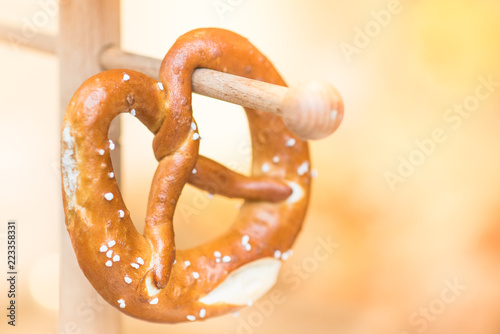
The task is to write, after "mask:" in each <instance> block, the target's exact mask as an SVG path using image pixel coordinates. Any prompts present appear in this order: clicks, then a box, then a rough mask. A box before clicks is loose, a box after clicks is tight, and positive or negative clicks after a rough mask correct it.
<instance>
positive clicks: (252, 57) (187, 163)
mask: <svg viewBox="0 0 500 334" xmlns="http://www.w3.org/2000/svg"><path fill="white" fill-rule="evenodd" d="M199 67H204V68H211V69H214V70H218V71H223V72H228V73H232V74H236V75H239V76H244V77H247V78H252V79H257V80H261V81H266V82H269V83H273V84H277V85H283V86H284V85H285V83H284V81H283V80H282V79H281V77H280V75H279V74H278V72H277V71H276V70H275V68H274V67H273V66H272V64H271V63H270V62H269V61H268V60H267V59H266V58H265V57H264V56H263V55H262V54H261V53H260V52H259V51H258V50H257V49H256V48H255V47H254V46H253V45H251V44H250V43H249V42H248V41H247V40H246V39H244V38H242V37H241V36H239V35H237V34H235V33H232V32H229V31H225V30H220V29H199V30H194V31H191V32H189V33H187V34H185V35H183V36H182V37H180V38H179V39H178V40H177V41H176V43H175V44H174V45H173V47H172V48H171V49H170V51H169V52H168V53H167V55H166V56H165V58H164V60H163V62H162V66H161V69H160V81H159V82H157V81H155V80H153V79H152V78H150V77H148V76H146V75H144V74H142V73H139V72H135V71H132V70H110V71H106V72H102V73H100V74H97V75H95V76H93V77H91V78H90V79H88V80H87V81H85V82H84V83H83V84H82V86H81V87H80V88H79V89H78V90H77V92H76V93H75V94H74V96H73V98H72V99H71V101H70V103H69V106H68V108H67V110H66V113H65V116H64V121H63V124H62V152H61V165H62V168H61V170H62V180H63V185H62V190H63V202H64V211H65V217H66V226H67V230H68V232H69V235H70V237H71V241H72V244H73V248H74V250H75V253H76V257H77V259H78V263H79V265H80V267H81V269H82V271H83V273H84V274H85V276H86V277H87V278H88V280H89V281H90V283H91V284H92V285H93V287H94V288H95V289H96V290H97V292H98V293H99V294H100V295H101V296H102V297H104V299H105V300H106V301H108V302H109V303H110V304H111V305H113V306H115V307H117V308H118V309H119V310H121V311H122V312H124V313H126V314H128V315H131V316H134V317H137V318H141V319H144V320H149V321H155V322H170V323H173V322H181V321H193V320H198V319H206V318H209V317H212V316H216V315H221V314H224V313H227V312H232V311H235V310H237V309H238V308H241V307H242V306H245V305H247V304H251V303H252V302H253V301H255V300H256V299H258V298H260V297H261V296H262V295H264V294H265V293H266V292H267V291H268V290H269V289H270V288H271V287H272V286H273V285H274V283H275V282H276V279H277V276H278V272H279V270H280V267H281V261H282V260H285V259H286V258H287V257H288V256H289V255H290V249H291V247H292V244H293V243H294V240H295V238H296V237H297V234H298V233H299V231H300V229H301V225H302V222H303V219H304V216H305V213H306V208H307V205H308V200H309V188H310V172H309V171H310V162H309V150H308V144H307V142H305V141H303V140H301V139H299V138H298V137H296V136H294V135H293V134H292V133H291V132H289V131H288V130H287V129H286V128H285V126H284V125H283V122H282V120H281V118H280V117H279V116H275V115H272V114H268V113H264V112H261V111H258V110H250V109H246V110H245V111H246V114H247V117H248V122H249V126H250V133H251V139H252V148H253V162H252V171H251V176H250V177H247V176H243V175H240V174H238V173H235V172H233V171H231V170H229V169H227V168H225V167H224V166H222V165H220V164H218V163H216V162H214V161H212V160H210V159H208V158H206V157H202V156H198V146H199V142H200V137H199V133H198V127H197V124H196V122H195V120H194V119H193V117H192V108H191V93H192V90H191V75H192V73H193V71H194V70H195V69H196V68H199ZM120 113H129V114H131V115H133V116H135V117H137V118H138V119H139V120H140V121H141V122H142V123H143V124H144V125H145V126H146V127H147V128H148V129H149V130H150V131H151V132H153V133H154V134H155V137H154V141H153V149H154V154H155V156H156V158H157V160H158V161H159V164H158V168H157V170H156V173H155V175H154V178H153V182H152V186H151V190H150V195H149V202H148V207H147V215H146V225H145V231H144V235H142V234H140V233H138V231H137V230H136V228H135V226H134V224H133V222H132V221H131V218H130V215H129V211H128V210H127V208H126V206H125V203H124V202H123V199H122V196H121V194H120V190H119V188H118V184H117V182H116V179H115V177H114V173H113V167H112V165H111V158H110V151H111V150H113V149H114V146H115V144H114V143H113V142H112V141H111V140H109V139H108V137H107V135H108V129H109V126H110V123H111V121H112V120H113V118H115V117H116V116H117V115H118V114H120ZM221 122H223V120H221ZM186 182H187V183H190V184H192V185H194V186H196V187H199V188H201V189H204V190H207V191H210V192H211V193H214V194H220V195H223V196H230V197H240V198H244V199H245V202H244V204H243V205H242V207H241V210H240V213H239V215H238V217H237V219H236V221H235V222H234V223H233V225H232V227H231V228H230V229H229V230H228V231H227V232H225V233H224V234H223V235H222V236H220V237H218V238H217V239H215V240H213V241H210V242H208V243H205V244H203V245H200V246H197V247H194V248H191V249H187V250H179V251H176V249H175V244H174V230H173V225H172V218H173V214H174V210H175V207H176V204H177V201H178V199H179V196H180V193H181V191H182V188H183V187H184V185H185V184H186Z"/></svg>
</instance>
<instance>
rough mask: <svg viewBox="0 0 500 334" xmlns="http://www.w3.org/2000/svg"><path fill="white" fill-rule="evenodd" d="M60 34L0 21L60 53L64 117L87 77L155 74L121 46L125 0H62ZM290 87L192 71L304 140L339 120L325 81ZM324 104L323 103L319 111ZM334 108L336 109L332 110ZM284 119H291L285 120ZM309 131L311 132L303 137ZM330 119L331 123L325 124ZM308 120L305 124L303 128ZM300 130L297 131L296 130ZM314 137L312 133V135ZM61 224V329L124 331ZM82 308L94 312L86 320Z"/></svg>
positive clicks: (5, 30)
mask: <svg viewBox="0 0 500 334" xmlns="http://www.w3.org/2000/svg"><path fill="white" fill-rule="evenodd" d="M57 2H58V3H59V36H58V37H53V36H49V35H45V34H41V33H37V34H36V35H35V36H31V38H28V39H17V40H16V39H15V37H13V36H22V31H21V29H19V28H15V27H2V26H1V25H0V39H4V40H7V41H10V42H14V43H16V44H17V45H22V46H26V47H30V48H34V49H37V50H39V51H43V52H48V53H52V54H55V55H57V56H58V58H59V64H60V71H59V73H60V74H59V85H60V110H61V119H62V115H63V112H64V110H65V109H66V106H67V105H68V103H69V101H70V99H71V97H72V96H73V93H74V92H75V91H76V90H77V88H78V87H79V86H80V85H81V84H82V83H83V82H84V81H85V80H86V79H87V78H89V77H91V76H92V75H94V74H97V73H98V72H101V71H103V70H107V69H116V68H127V69H133V70H137V71H140V72H143V73H145V74H147V75H149V76H150V77H152V78H155V79H158V72H159V68H160V64H161V60H158V59H153V58H148V57H144V56H139V55H135V54H131V53H127V52H123V51H122V50H121V49H120V0H58V1H57ZM311 84H312V85H309V86H307V85H305V86H304V87H300V89H297V88H295V89H290V90H289V89H288V88H286V87H282V86H275V85H271V84H268V83H264V82H260V81H255V80H249V79H246V78H241V77H237V76H234V75H230V74H227V73H222V72H216V71H212V70H209V69H197V70H195V73H194V74H193V76H192V86H193V92H195V93H199V94H202V95H206V96H210V97H214V98H217V99H219V100H223V101H228V102H231V103H236V104H239V105H241V106H244V107H249V108H253V109H259V110H263V111H267V112H271V113H274V114H278V115H281V116H284V119H285V123H286V125H287V126H288V127H289V129H290V130H292V131H293V132H295V133H296V134H297V135H299V136H301V137H303V138H305V139H308V138H309V139H319V138H323V137H326V136H327V135H329V134H331V132H333V131H334V130H335V128H336V127H337V126H338V124H339V123H340V119H341V117H342V112H343V111H342V110H339V111H337V110H336V109H331V108H332V105H333V104H335V105H336V103H337V102H338V101H340V97H339V96H338V93H336V91H335V90H332V88H331V86H330V85H329V84H327V83H324V82H319V83H318V82H311ZM321 107H323V108H321ZM335 108H336V107H335ZM287 119H288V120H290V122H289V123H287ZM298 124H300V127H302V128H304V129H308V131H309V130H311V129H313V130H314V131H313V132H311V133H313V134H314V136H310V135H309V134H308V133H306V134H305V135H301V133H300V129H299V127H296V126H294V125H298ZM325 124H327V125H326V126H325ZM304 125H305V126H304ZM294 128H296V129H294ZM119 136H120V126H119V122H113V124H112V127H111V128H110V133H109V137H110V139H112V140H113V141H114V142H115V143H117V147H116V149H115V150H114V151H113V153H112V157H111V158H112V160H113V168H114V171H115V175H116V176H117V179H118V180H119V177H120V145H119V143H120V141H119ZM308 136H310V137H308ZM60 225H61V250H60V255H61V256H60V258H61V262H60V282H61V283H60V305H59V323H58V327H59V332H62V333H66V332H70V331H71V332H73V331H75V330H76V329H77V330H78V332H81V333H86V334H100V333H108V334H117V333H120V314H119V312H118V311H117V310H115V309H114V308H113V307H111V306H110V305H108V304H107V303H106V302H105V301H104V300H103V299H102V298H101V297H100V296H99V295H98V294H97V292H95V291H94V289H93V288H92V286H91V285H90V283H89V282H88V281H87V279H86V278H85V277H84V275H83V273H82V272H81V270H80V269H79V267H78V264H77V261H76V257H75V255H74V252H73V249H72V246H71V242H70V240H69V236H68V234H67V233H66V230H65V225H64V224H63V223H61V224H60ZM82 307H88V308H90V309H93V310H96V312H94V316H93V317H92V320H91V321H89V320H88V318H85V319H83V318H84V317H85V316H84V315H82V312H81V310H82Z"/></svg>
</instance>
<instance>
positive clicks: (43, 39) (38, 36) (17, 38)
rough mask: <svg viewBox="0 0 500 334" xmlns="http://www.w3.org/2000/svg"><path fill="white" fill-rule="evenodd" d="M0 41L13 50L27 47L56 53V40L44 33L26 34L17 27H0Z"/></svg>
mask: <svg viewBox="0 0 500 334" xmlns="http://www.w3.org/2000/svg"><path fill="white" fill-rule="evenodd" d="M0 39H1V40H4V41H5V42H7V43H9V44H10V46H11V47H12V48H14V49H15V50H18V49H19V47H28V48H31V49H35V50H38V51H42V52H47V53H51V54H55V53H56V52H57V38H56V37H54V36H52V35H49V34H45V33H40V32H37V33H34V32H33V33H27V32H25V31H23V30H22V29H21V28H18V27H10V26H5V25H0Z"/></svg>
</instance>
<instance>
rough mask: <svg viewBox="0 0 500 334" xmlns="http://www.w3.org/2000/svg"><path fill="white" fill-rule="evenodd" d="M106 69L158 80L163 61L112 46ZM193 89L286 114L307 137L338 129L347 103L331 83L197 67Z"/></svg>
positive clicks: (105, 57)
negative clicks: (273, 80) (275, 81)
mask: <svg viewBox="0 0 500 334" xmlns="http://www.w3.org/2000/svg"><path fill="white" fill-rule="evenodd" d="M101 65H102V67H103V68H104V69H119V68H127V69H132V70H136V71H139V72H142V73H145V74H147V75H149V76H151V77H152V78H155V79H156V80H158V72H159V69H160V65H161V60H158V59H154V58H149V57H144V56H139V55H135V54H131V53H127V52H123V51H122V50H120V49H119V48H116V47H110V48H107V49H105V50H104V51H103V53H102V55H101ZM191 79H192V85H193V92H195V93H197V94H201V95H205V96H209V97H212V98H216V99H219V100H223V101H226V102H231V103H236V104H239V105H241V106H243V107H246V108H251V109H258V110H262V111H266V112H270V113H274V114H277V115H280V116H282V117H283V120H284V121H285V124H286V125H287V127H288V128H289V129H290V130H291V131H292V132H294V133H295V134H296V135H298V136H299V137H302V138H304V139H321V138H324V137H326V136H328V135H330V134H331V133H333V132H334V131H335V129H337V127H338V126H339V125H340V122H341V120H342V116H343V112H344V106H343V102H342V99H341V97H340V94H339V93H338V92H337V90H336V89H335V88H334V87H333V86H332V85H331V84H329V83H327V82H324V81H310V82H305V83H303V84H301V85H298V86H295V87H292V88H287V87H282V86H277V85H272V84H269V83H265V82H262V81H257V80H251V79H247V78H243V77H238V76H235V75H231V74H228V73H223V72H218V71H214V70H210V69H197V70H195V71H194V73H193V76H192V78H191Z"/></svg>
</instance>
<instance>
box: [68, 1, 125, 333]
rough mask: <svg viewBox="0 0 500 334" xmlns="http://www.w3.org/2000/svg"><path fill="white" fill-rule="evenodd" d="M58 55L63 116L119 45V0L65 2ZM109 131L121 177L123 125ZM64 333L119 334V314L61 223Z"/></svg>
mask: <svg viewBox="0 0 500 334" xmlns="http://www.w3.org/2000/svg"><path fill="white" fill-rule="evenodd" d="M59 3H60V5H59V7H60V11H59V13H60V19H59V20H60V23H59V43H58V56H59V61H60V72H59V78H60V97H61V110H62V112H64V110H66V107H67V105H68V102H69V100H70V99H71V97H72V95H73V93H74V92H75V91H76V89H77V88H78V87H79V86H80V85H81V84H82V83H83V81H84V80H86V79H87V78H89V77H90V76H92V75H94V74H96V73H98V72H100V71H101V70H102V69H101V67H100V61H99V54H100V52H101V50H102V48H103V47H104V46H106V45H109V44H114V45H116V46H119V41H120V1H119V0H61V1H59ZM114 124H115V126H114V127H112V128H111V129H110V138H111V139H113V141H114V142H115V143H116V144H117V149H115V150H114V151H113V153H114V156H112V159H113V167H114V171H115V175H117V177H119V171H120V168H119V140H118V139H119V138H118V137H119V126H116V124H118V123H116V122H114ZM61 226H62V227H61V232H62V233H61V253H60V254H61V270H60V298H59V300H60V311H59V332H60V333H69V332H71V333H76V332H78V333H85V334H102V333H107V334H117V333H119V332H120V316H119V312H118V311H117V310H115V309H114V308H113V307H111V306H110V305H108V304H107V303H106V302H105V301H103V300H102V298H101V297H100V296H99V295H98V294H97V293H96V292H95V290H94V289H93V288H92V286H91V285H90V283H89V282H88V281H87V279H86V278H85V277H84V275H83V274H82V272H81V270H80V268H79V267H78V264H77V262H76V257H75V255H74V251H73V248H72V247H71V244H70V240H69V236H68V233H67V232H66V228H65V226H64V224H63V223H62V224H61Z"/></svg>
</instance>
